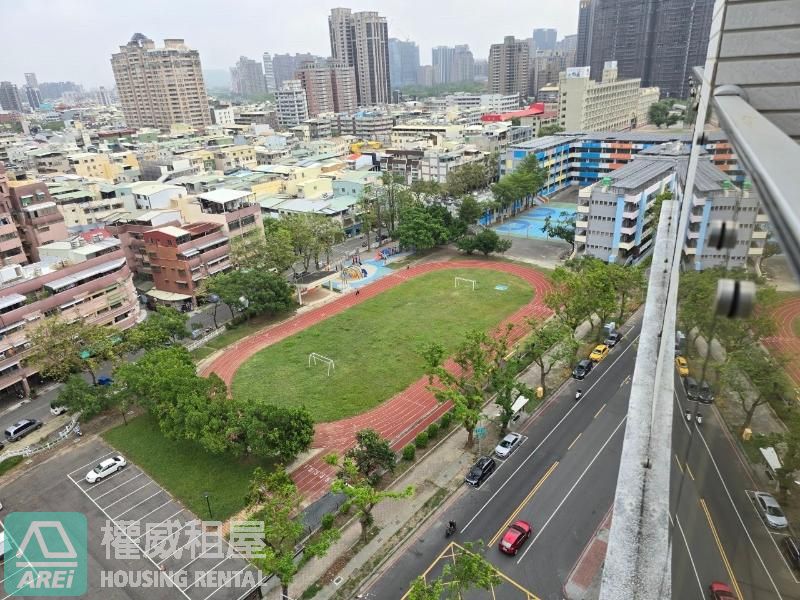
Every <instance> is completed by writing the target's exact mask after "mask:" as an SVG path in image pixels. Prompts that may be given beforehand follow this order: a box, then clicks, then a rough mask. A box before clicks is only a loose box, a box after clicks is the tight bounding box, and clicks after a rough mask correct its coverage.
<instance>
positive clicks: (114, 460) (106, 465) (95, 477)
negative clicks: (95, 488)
mask: <svg viewBox="0 0 800 600" xmlns="http://www.w3.org/2000/svg"><path fill="white" fill-rule="evenodd" d="M127 464H128V463H127V462H126V461H125V459H124V458H123V457H122V455H120V454H117V455H116V456H112V457H111V458H107V459H105V460H104V461H103V462H101V463H100V464H99V465H97V466H96V467H95V468H94V469H92V470H91V471H89V472H88V473H87V474H86V481H88V482H89V483H95V482H97V481H100V480H101V479H104V478H106V477H108V476H109V475H111V474H112V473H116V472H117V471H120V470H122V469H124V468H125V465H127Z"/></svg>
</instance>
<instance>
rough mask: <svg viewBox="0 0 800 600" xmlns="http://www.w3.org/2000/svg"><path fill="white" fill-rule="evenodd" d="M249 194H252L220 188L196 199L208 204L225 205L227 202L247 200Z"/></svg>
mask: <svg viewBox="0 0 800 600" xmlns="http://www.w3.org/2000/svg"><path fill="white" fill-rule="evenodd" d="M251 194H252V192H247V191H241V190H230V189H226V188H220V189H218V190H214V191H211V192H206V193H204V194H199V195H198V196H197V197H198V198H200V199H202V200H206V201H208V202H215V203H217V204H225V203H227V202H233V201H234V200H244V199H245V198H247V197H248V196H250V195H251Z"/></svg>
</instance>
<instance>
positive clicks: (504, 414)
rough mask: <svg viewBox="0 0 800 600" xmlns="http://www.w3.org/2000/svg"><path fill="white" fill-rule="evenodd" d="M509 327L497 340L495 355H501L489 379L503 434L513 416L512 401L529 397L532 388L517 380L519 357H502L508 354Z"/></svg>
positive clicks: (531, 393)
mask: <svg viewBox="0 0 800 600" xmlns="http://www.w3.org/2000/svg"><path fill="white" fill-rule="evenodd" d="M510 333H511V328H509V329H507V330H506V333H505V334H504V335H503V336H501V337H500V338H498V340H497V355H498V356H499V357H501V358H500V359H499V360H498V362H497V365H496V366H495V368H494V369H493V370H492V373H491V375H490V378H489V381H490V383H491V387H492V390H494V393H495V398H494V403H495V404H496V405H497V406H498V407H499V408H500V433H501V434H504V433H505V432H506V429H507V428H508V424H509V423H510V422H511V419H512V418H513V417H514V411H513V410H512V409H513V406H514V402H515V401H516V400H517V398H518V397H519V396H527V397H528V398H530V397H531V396H532V395H533V390H532V389H531V388H529V387H528V386H527V385H526V384H525V383H523V382H521V381H518V380H517V375H518V374H519V372H520V366H521V365H520V362H519V357H518V356H516V355H514V356H511V357H509V358H508V359H506V358H504V357H507V356H509V355H510V354H511V353H510V352H509V345H510V344H509V338H508V336H509V334H510Z"/></svg>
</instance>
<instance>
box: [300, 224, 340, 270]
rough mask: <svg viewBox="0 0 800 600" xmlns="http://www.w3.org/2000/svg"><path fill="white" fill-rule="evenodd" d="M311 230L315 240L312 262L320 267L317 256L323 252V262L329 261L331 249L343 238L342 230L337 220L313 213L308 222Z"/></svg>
mask: <svg viewBox="0 0 800 600" xmlns="http://www.w3.org/2000/svg"><path fill="white" fill-rule="evenodd" d="M309 225H310V227H311V231H312V233H313V235H314V238H315V239H316V240H317V242H316V244H314V246H313V249H314V264H315V266H316V267H317V269H319V268H320V263H319V257H320V255H322V254H323V253H324V254H325V262H326V263H330V262H331V249H333V246H334V245H335V244H338V243H339V242H341V241H342V240H343V239H344V230H343V229H342V226H341V225H340V224H339V222H338V221H334V220H333V219H330V218H328V217H324V216H322V215H313V216H312V218H311V220H310V223H309Z"/></svg>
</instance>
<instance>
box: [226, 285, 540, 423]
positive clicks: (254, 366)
mask: <svg viewBox="0 0 800 600" xmlns="http://www.w3.org/2000/svg"><path fill="white" fill-rule="evenodd" d="M456 276H458V277H465V278H468V279H474V280H476V281H477V282H478V286H477V289H476V290H475V291H472V289H471V288H470V287H467V286H462V287H458V288H454V287H453V280H454V277H456ZM498 284H502V285H505V286H508V289H506V290H505V291H498V290H496V289H495V285H498ZM532 297H533V290H532V289H531V288H530V286H529V285H528V284H527V283H526V282H525V281H523V280H522V279H519V278H518V277H515V276H513V275H509V274H507V273H498V272H494V271H489V270H486V269H453V270H446V271H436V272H432V273H428V274H425V275H421V276H419V277H416V278H414V279H412V280H410V281H408V282H406V283H403V284H401V285H398V286H397V287H394V288H391V289H389V290H387V291H385V292H383V293H382V294H380V295H378V296H376V297H375V298H372V299H370V300H368V301H366V302H364V303H362V304H359V305H357V306H354V307H353V308H350V309H348V310H346V311H344V312H343V313H340V314H339V315H336V316H334V317H331V318H329V319H327V320H325V321H323V322H321V323H318V324H317V325H314V326H313V327H310V328H309V329H306V330H305V331H302V332H300V333H298V334H296V335H294V336H292V337H290V338H287V339H285V340H283V341H281V342H279V343H277V344H275V345H273V346H269V347H268V348H265V349H264V350H262V351H261V352H259V353H258V354H256V355H254V356H253V357H252V358H250V360H248V361H247V362H246V363H244V364H243V365H242V366H241V367H240V368H239V370H238V371H237V372H236V375H235V377H234V380H233V394H234V395H235V396H236V397H237V398H240V399H243V400H248V399H256V398H266V399H267V400H268V401H269V402H271V403H274V404H279V405H283V406H298V405H305V406H306V407H307V408H308V409H309V410H310V411H311V414H312V415H313V416H314V419H315V420H316V421H317V422H326V421H335V420H337V419H342V418H344V417H349V416H352V415H356V414H359V413H362V412H364V411H366V410H368V409H370V408H372V407H374V406H376V405H377V404H380V403H381V402H383V401H384V400H386V399H388V398H390V397H391V396H393V395H394V394H396V393H397V392H399V391H401V390H403V389H405V388H406V387H408V386H409V385H410V384H411V383H412V382H413V381H415V380H416V379H418V378H419V377H421V376H422V375H423V363H422V360H421V359H420V357H419V353H418V350H419V348H420V347H421V346H423V345H425V344H426V343H427V342H430V341H438V342H439V343H441V344H442V345H444V346H445V348H446V349H448V350H449V351H452V350H454V349H455V347H456V345H457V344H458V342H459V341H460V340H461V339H462V338H463V335H464V333H465V332H466V331H469V330H470V329H480V330H484V331H488V330H490V329H492V328H493V327H494V326H496V325H497V324H498V323H499V322H500V321H501V320H502V319H503V318H505V317H507V316H508V315H510V314H511V313H513V312H514V311H516V310H517V309H518V308H519V307H520V306H522V305H524V304H526V303H528V302H530V300H531V299H532ZM310 352H317V353H319V354H322V355H324V356H327V357H330V358H332V359H333V360H334V361H335V364H336V368H335V371H334V372H332V374H331V376H330V377H328V376H327V375H326V368H325V366H324V365H322V364H319V365H317V366H316V367H308V366H307V363H308V355H309V353H310Z"/></svg>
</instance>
